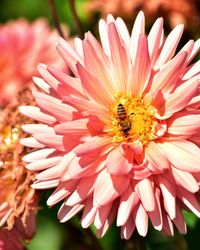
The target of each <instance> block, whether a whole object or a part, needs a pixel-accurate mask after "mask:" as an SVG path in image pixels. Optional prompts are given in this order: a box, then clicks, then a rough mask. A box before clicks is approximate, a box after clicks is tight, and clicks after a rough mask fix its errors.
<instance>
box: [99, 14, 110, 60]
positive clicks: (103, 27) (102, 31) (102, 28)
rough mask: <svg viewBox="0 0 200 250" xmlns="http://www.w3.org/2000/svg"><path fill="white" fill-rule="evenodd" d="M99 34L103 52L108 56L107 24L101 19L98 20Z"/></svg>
mask: <svg viewBox="0 0 200 250" xmlns="http://www.w3.org/2000/svg"><path fill="white" fill-rule="evenodd" d="M99 35H100V39H101V44H102V47H103V50H104V53H105V54H106V55H108V56H110V46H109V41H108V26H107V24H106V22H105V21H104V20H103V19H101V20H100V21H99Z"/></svg>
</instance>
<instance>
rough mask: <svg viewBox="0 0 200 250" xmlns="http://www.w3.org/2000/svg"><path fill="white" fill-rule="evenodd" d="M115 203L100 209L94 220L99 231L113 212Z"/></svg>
mask: <svg viewBox="0 0 200 250" xmlns="http://www.w3.org/2000/svg"><path fill="white" fill-rule="evenodd" d="M112 205H113V203H112V202H110V203H108V204H106V205H105V206H102V207H99V208H98V210H97V213H96V217H95V220H94V225H95V227H96V228H97V229H100V228H101V227H103V225H104V224H105V221H106V219H107V218H108V215H109V213H110V211H111V208H112Z"/></svg>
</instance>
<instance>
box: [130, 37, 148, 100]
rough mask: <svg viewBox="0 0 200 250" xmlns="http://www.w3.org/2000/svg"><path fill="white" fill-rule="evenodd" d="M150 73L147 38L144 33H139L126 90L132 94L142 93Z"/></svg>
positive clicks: (138, 94)
mask: <svg viewBox="0 0 200 250" xmlns="http://www.w3.org/2000/svg"><path fill="white" fill-rule="evenodd" d="M150 73H151V63H150V57H149V52H148V44H147V38H146V36H145V35H140V37H139V41H138V48H137V53H136V56H135V63H134V65H133V67H132V68H131V72H130V75H129V79H128V83H127V91H128V93H130V94H131V95H133V96H140V95H142V93H143V91H144V90H145V88H146V87H147V84H148V81H149V77H150Z"/></svg>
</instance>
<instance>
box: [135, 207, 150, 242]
mask: <svg viewBox="0 0 200 250" xmlns="http://www.w3.org/2000/svg"><path fill="white" fill-rule="evenodd" d="M135 225H136V228H137V231H138V233H139V235H141V236H143V237H144V236H146V234H147V230H148V215H147V213H146V211H145V209H144V208H143V206H142V204H140V205H139V208H138V210H137V212H136V216H135Z"/></svg>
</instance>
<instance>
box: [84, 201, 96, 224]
mask: <svg viewBox="0 0 200 250" xmlns="http://www.w3.org/2000/svg"><path fill="white" fill-rule="evenodd" d="M96 212H97V207H94V206H93V201H92V199H88V200H87V201H86V204H85V209H84V212H83V215H82V218H81V226H82V227H83V228H88V227H89V226H90V225H91V223H92V222H93V220H94V218H95V215H96Z"/></svg>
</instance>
